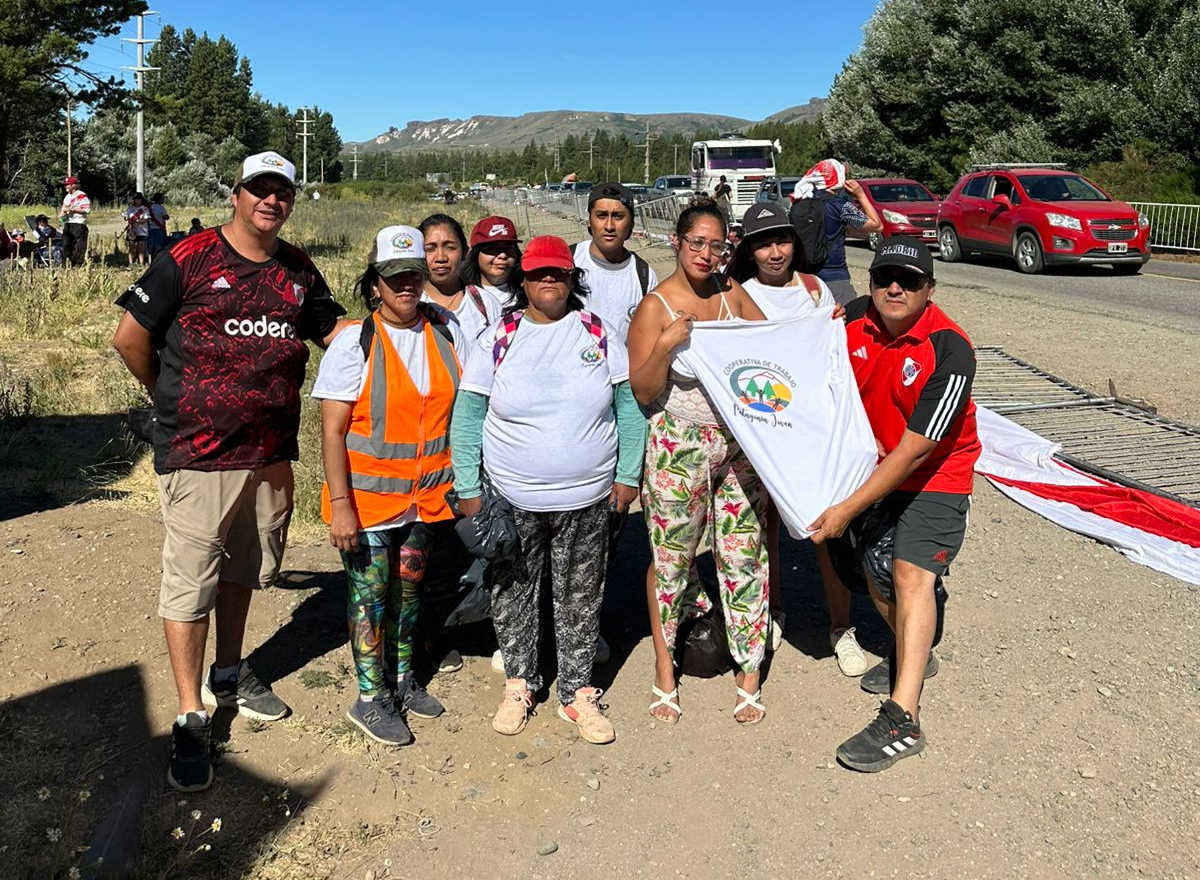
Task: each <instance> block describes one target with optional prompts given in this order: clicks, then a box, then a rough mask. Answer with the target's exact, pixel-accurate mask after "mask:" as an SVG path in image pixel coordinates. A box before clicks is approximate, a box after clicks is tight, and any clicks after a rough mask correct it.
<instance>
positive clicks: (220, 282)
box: [212, 275, 230, 290]
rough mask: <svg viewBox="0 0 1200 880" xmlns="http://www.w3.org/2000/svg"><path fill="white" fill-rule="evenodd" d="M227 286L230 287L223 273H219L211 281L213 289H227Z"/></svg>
mask: <svg viewBox="0 0 1200 880" xmlns="http://www.w3.org/2000/svg"><path fill="white" fill-rule="evenodd" d="M229 288H230V284H229V282H228V281H226V280H225V276H224V275H221V276H220V277H218V278H217V279H216V280H215V281H214V282H213V283H212V289H213V290H228V289H229Z"/></svg>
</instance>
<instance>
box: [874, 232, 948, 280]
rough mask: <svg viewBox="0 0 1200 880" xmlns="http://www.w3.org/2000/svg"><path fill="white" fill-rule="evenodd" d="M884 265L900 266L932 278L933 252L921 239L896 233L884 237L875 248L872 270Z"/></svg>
mask: <svg viewBox="0 0 1200 880" xmlns="http://www.w3.org/2000/svg"><path fill="white" fill-rule="evenodd" d="M883 266H899V267H901V268H903V269H911V270H912V271H914V272H919V273H921V274H922V275H924V276H926V277H927V278H932V277H933V254H931V253H930V252H929V248H927V247H926V246H925V245H924V244H923V243H922V242H921V241H919V240H918V239H915V238H913V237H912V236H911V235H896V236H893V237H891V238H885V239H883V241H881V242H880V243H879V247H878V248H876V250H875V259H873V260H872V261H871V271H875V270H876V269H879V268H881V267H883Z"/></svg>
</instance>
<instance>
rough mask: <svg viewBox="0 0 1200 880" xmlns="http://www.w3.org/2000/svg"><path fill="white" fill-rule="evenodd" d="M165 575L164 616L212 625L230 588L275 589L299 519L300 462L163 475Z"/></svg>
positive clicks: (161, 593)
mask: <svg viewBox="0 0 1200 880" xmlns="http://www.w3.org/2000/svg"><path fill="white" fill-rule="evenodd" d="M158 498H159V501H160V502H161V503H162V513H163V529H164V531H165V532H166V536H165V538H164V540H163V556H162V565H163V576H162V588H161V590H160V591H159V598H158V615H159V617H163V618H166V619H167V620H180V621H193V620H202V619H204V618H205V617H206V616H207V615H208V613H209V612H210V611H212V609H213V608H214V606H215V605H216V602H217V590H218V585H219V584H220V583H222V582H224V583H232V584H241V585H242V586H246V587H251V588H253V587H269V586H270V585H271V584H272V583H274V581H275V577H276V575H278V574H279V565H280V563H281V562H282V561H283V549H284V546H285V545H286V544H287V529H288V522H289V521H290V520H291V518H292V463H291V462H290V461H280V462H276V463H275V464H272V465H268V466H267V467H264V468H257V469H255V470H233V471H193V470H179V471H171V472H170V473H169V474H159V475H158Z"/></svg>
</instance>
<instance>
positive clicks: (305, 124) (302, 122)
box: [296, 107, 357, 186]
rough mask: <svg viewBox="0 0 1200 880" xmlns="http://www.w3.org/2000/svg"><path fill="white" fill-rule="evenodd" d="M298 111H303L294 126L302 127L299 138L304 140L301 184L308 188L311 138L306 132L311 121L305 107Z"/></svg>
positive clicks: (310, 134)
mask: <svg viewBox="0 0 1200 880" xmlns="http://www.w3.org/2000/svg"><path fill="white" fill-rule="evenodd" d="M300 109H301V110H303V111H304V118H303V119H297V120H296V124H297V125H301V126H303V128H301V129H300V137H301V138H303V139H304V173H303V182H304V185H305V186H308V139H309V138H310V137H312V133H311V132H310V131H309V130H308V124H309V123H310V122H312V121H313V120H311V119H309V118H308V108H307V107H301V108H300ZM355 176H356V177H357V175H355Z"/></svg>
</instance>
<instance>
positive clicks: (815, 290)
mask: <svg viewBox="0 0 1200 880" xmlns="http://www.w3.org/2000/svg"><path fill="white" fill-rule="evenodd" d="M796 274H797V275H799V276H800V283H801V284H803V285H804V289H805V290H807V291H808V295H809V296H810V297H812V301H813V305H814V306H819V305H820V304H821V282H820V281H818V280H817V276H816V275H809V274H807V273H805V272H797V273H796Z"/></svg>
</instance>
